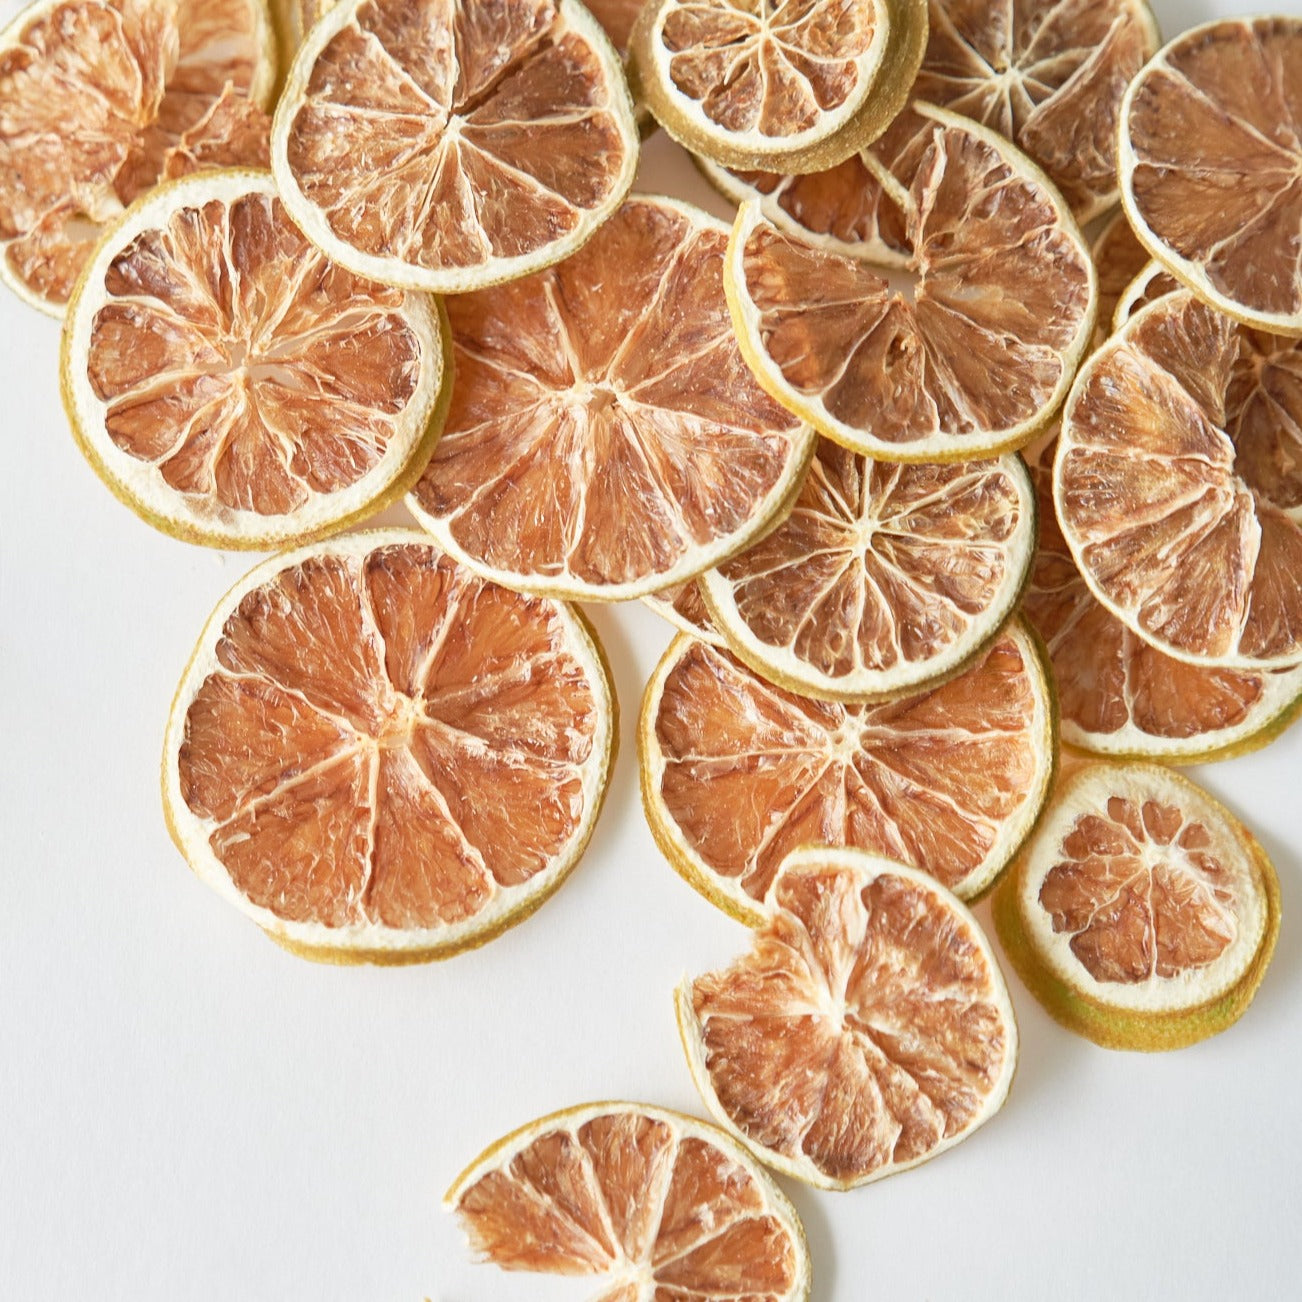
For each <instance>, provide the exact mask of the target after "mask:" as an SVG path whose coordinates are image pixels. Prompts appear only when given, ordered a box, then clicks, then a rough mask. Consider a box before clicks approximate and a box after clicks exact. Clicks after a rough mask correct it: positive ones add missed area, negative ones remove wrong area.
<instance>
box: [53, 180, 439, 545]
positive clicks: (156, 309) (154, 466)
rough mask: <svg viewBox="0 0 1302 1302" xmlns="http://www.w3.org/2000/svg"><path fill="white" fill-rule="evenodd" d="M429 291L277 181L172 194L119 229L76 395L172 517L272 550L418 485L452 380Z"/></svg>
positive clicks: (156, 515) (68, 392) (165, 192)
mask: <svg viewBox="0 0 1302 1302" xmlns="http://www.w3.org/2000/svg"><path fill="white" fill-rule="evenodd" d="M445 335H446V329H445V326H444V323H443V321H442V318H441V316H440V314H439V311H438V309H437V307H436V306H435V305H434V303H433V301H432V300H431V299H429V298H427V297H426V296H425V295H423V294H412V293H408V292H405V291H403V290H400V289H393V288H390V287H388V286H385V285H380V284H377V283H375V282H374V281H366V280H362V279H360V278H359V277H357V276H355V275H353V273H352V272H350V271H345V270H344V269H343V268H342V267H339V266H336V265H335V264H333V263H331V262H330V260H329V259H328V258H327V257H326V256H325V255H324V254H323V253H320V252H319V251H318V250H317V249H315V248H313V247H312V245H310V244H309V243H308V242H307V241H306V240H305V239H304V238H303V236H302V234H301V233H300V232H299V230H298V228H297V227H296V226H295V225H294V223H293V222H292V221H290V220H289V217H288V215H287V214H286V212H285V209H284V207H283V206H282V205H281V202H280V200H279V199H278V198H277V197H276V190H275V184H274V182H273V180H272V176H271V173H270V172H254V171H247V172H246V171H221V172H207V173H205V174H203V175H200V176H195V177H191V178H188V179H186V180H182V181H177V182H174V183H173V184H171V185H165V186H162V187H160V188H158V189H156V190H154V191H152V192H150V193H149V194H148V195H146V196H144V197H143V198H141V199H140V200H138V201H137V202H136V203H135V204H134V205H132V207H131V208H130V209H129V210H128V212H127V213H126V215H125V216H124V217H123V218H122V219H121V221H119V222H118V224H117V225H116V226H114V227H113V228H112V230H111V231H110V232H109V233H108V234H107V235H106V236H105V238H104V240H103V241H102V242H101V243H100V245H99V247H98V248H97V249H96V250H95V254H94V257H93V258H92V259H91V261H90V263H89V264H88V267H87V270H86V274H85V275H84V276H83V278H82V279H81V281H80V282H79V283H78V286H77V289H76V292H75V293H74V295H73V299H72V302H71V304H70V305H69V309H68V317H67V321H66V323H65V326H64V334H63V354H62V385H63V397H64V405H65V407H66V408H67V411H68V416H69V419H70V420H71V421H72V427H73V432H74V433H75V434H76V437H77V441H78V443H79V444H80V446H81V449H82V451H83V452H84V453H85V454H86V457H87V458H88V460H89V461H90V463H91V465H92V466H93V467H94V468H95V470H96V472H97V473H98V474H99V476H100V477H101V478H102V479H103V480H104V482H105V483H106V484H107V485H108V486H109V487H110V488H111V489H112V490H113V492H114V493H115V494H117V496H118V497H120V498H121V499H122V500H123V501H124V502H126V504H127V505H128V506H130V507H131V508H132V510H134V511H135V512H136V513H137V514H138V515H140V516H141V517H143V518H144V519H145V520H147V521H148V522H149V523H150V524H152V525H154V526H155V527H156V528H159V529H162V530H164V531H165V532H167V533H170V534H172V535H173V536H175V537H180V538H184V539H186V540H188V541H190V542H199V543H206V544H208V545H209V546H214V547H245V548H257V549H260V550H266V549H268V548H271V547H274V546H278V545H282V544H284V543H287V542H303V541H307V540H308V539H310V538H314V537H319V536H321V535H323V534H326V533H330V532H333V531H336V530H338V529H340V528H342V527H343V526H344V525H346V524H349V523H351V522H352V521H355V520H357V519H360V518H361V517H363V516H365V515H367V514H369V513H371V512H372V511H374V510H376V509H378V508H379V507H380V506H381V505H383V504H384V503H385V502H386V501H388V500H391V499H392V498H394V497H397V496H398V495H400V494H401V493H402V492H404V491H405V490H406V489H407V488H409V487H410V486H411V484H412V483H413V482H414V480H415V478H416V477H417V476H418V475H419V474H420V472H421V470H422V469H424V465H425V462H426V461H427V460H428V459H429V453H430V450H431V449H432V448H433V446H434V442H435V440H436V439H437V438H438V434H439V428H440V426H441V424H442V419H443V414H444V411H445V410H446V407H447V399H448V394H449V390H450V375H449V371H450V367H449V366H448V365H447V364H446V363H445V351H446V347H447V344H446V338H445Z"/></svg>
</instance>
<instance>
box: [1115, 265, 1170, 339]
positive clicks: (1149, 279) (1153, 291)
mask: <svg viewBox="0 0 1302 1302" xmlns="http://www.w3.org/2000/svg"><path fill="white" fill-rule="evenodd" d="M1183 288H1184V286H1183V285H1181V284H1180V282H1179V281H1178V280H1176V278H1175V277H1174V276H1173V275H1172V274H1171V273H1170V272H1169V271H1167V270H1166V268H1165V267H1163V266H1162V264H1161V263H1160V262H1157V261H1151V262H1148V263H1146V264H1145V265H1144V267H1143V269H1142V270H1141V271H1140V272H1139V273H1138V275H1136V276H1135V278H1134V280H1132V281H1131V282H1130V284H1128V285H1127V286H1126V288H1125V290H1124V291H1123V292H1122V294H1121V297H1120V298H1118V299H1117V306H1116V309H1115V311H1114V312H1113V314H1112V329H1113V332H1114V333H1115V332H1116V331H1117V330H1120V329H1121V327H1122V326H1123V325H1125V324H1126V322H1127V321H1129V320H1130V318H1131V317H1132V316H1134V315H1135V313H1136V312H1138V311H1139V310H1140V309H1141V308H1145V307H1147V306H1148V305H1149V304H1150V303H1156V302H1157V300H1158V299H1159V298H1162V297H1164V296H1165V295H1167V294H1173V293H1175V291H1176V290H1177V289H1183Z"/></svg>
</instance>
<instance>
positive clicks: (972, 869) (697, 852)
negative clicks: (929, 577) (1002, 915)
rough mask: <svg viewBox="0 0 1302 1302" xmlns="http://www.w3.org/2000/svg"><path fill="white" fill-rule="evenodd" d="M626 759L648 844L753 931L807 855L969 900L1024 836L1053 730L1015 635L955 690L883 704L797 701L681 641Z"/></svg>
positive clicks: (957, 681)
mask: <svg viewBox="0 0 1302 1302" xmlns="http://www.w3.org/2000/svg"><path fill="white" fill-rule="evenodd" d="M638 751H639V754H638V759H639V763H640V768H641V781H642V803H643V806H644V808H645V810H646V815H647V821H648V822H649V823H650V825H651V831H652V834H653V835H654V836H655V839H656V844H657V845H659V847H660V849H661V850H662V851H663V852H664V854H665V856H666V858H668V860H669V861H670V863H671V864H673V866H674V868H675V869H677V871H678V872H679V873H681V874H682V876H683V877H685V878H686V879H687V881H688V882H690V883H691V884H692V885H693V886H695V887H696V889H697V890H699V891H700V892H701V893H702V894H703V895H705V896H706V897H707V898H708V899H709V900H711V901H712V902H713V903H715V904H717V905H718V906H719V907H720V908H723V909H726V910H727V911H728V912H729V913H731V914H733V915H734V916H735V917H737V918H740V919H741V920H742V921H743V922H746V923H750V924H752V925H754V924H756V923H758V922H760V921H762V919H763V917H764V898H765V892H766V891H767V890H768V887H769V883H770V882H772V880H773V877H774V874H775V873H776V872H777V870H778V865H779V864H780V863H781V862H782V860H783V859H784V858H785V857H786V855H787V854H788V853H790V852H791V851H792V850H794V849H796V848H798V847H799V846H802V845H806V844H809V843H813V842H816V843H818V844H822V845H834V846H835V845H846V846H851V847H853V848H856V849H861V850H871V851H872V852H874V853H876V854H885V855H889V856H890V857H891V858H893V859H900V860H902V861H904V862H906V863H910V864H913V865H914V866H915V867H917V868H921V869H923V870H925V871H926V872H928V873H930V874H931V875H932V876H933V877H935V878H936V879H937V880H939V881H941V882H943V883H944V884H945V885H946V886H948V887H950V888H951V889H952V890H954V891H956V892H957V893H958V894H959V895H961V896H963V898H965V899H972V898H974V897H975V896H977V895H980V894H981V893H982V892H983V891H984V890H986V889H987V888H988V887H989V885H990V883H991V882H993V881H994V879H995V877H996V876H997V875H998V873H999V872H1000V870H1001V869H1002V868H1003V867H1004V865H1005V864H1006V863H1007V862H1008V861H1009V859H1010V858H1011V857H1012V855H1013V854H1014V853H1015V852H1016V850H1017V848H1018V847H1019V846H1020V845H1021V843H1022V841H1023V839H1024V838H1025V837H1026V834H1027V833H1028V832H1029V831H1030V829H1031V827H1032V826H1033V825H1034V824H1035V820H1036V818H1037V817H1038V815H1039V812H1040V807H1041V806H1042V805H1043V803H1044V800H1045V797H1046V795H1047V794H1048V789H1049V784H1050V782H1051V780H1052V776H1053V768H1054V759H1055V753H1056V729H1055V723H1054V711H1053V703H1052V700H1051V697H1050V688H1049V682H1048V677H1047V671H1046V669H1045V667H1044V665H1043V663H1042V662H1041V659H1040V654H1039V651H1038V650H1037V648H1036V645H1035V642H1034V640H1033V638H1032V637H1031V635H1029V634H1028V633H1027V632H1026V631H1025V629H1024V628H1023V627H1022V626H1021V625H1020V624H1018V623H1016V622H1014V623H1013V624H1011V625H1010V626H1009V628H1008V630H1007V631H1006V632H1005V633H1004V634H1003V635H1002V636H1001V637H1000V638H999V639H998V640H997V641H996V642H995V643H994V645H993V646H992V647H991V648H990V650H989V651H987V652H986V653H985V654H984V655H983V656H982V657H981V658H980V659H979V660H978V661H977V662H976V663H975V664H974V665H973V666H972V667H971V668H969V669H967V670H966V671H965V672H964V673H962V674H960V675H959V676H958V677H956V678H952V679H950V680H949V682H947V683H945V684H943V685H942V686H940V687H937V688H935V689H933V690H931V691H929V692H924V693H920V694H918V695H916V696H909V697H904V698H903V699H901V700H898V701H893V702H889V703H886V704H880V705H841V704H835V703H832V702H826V701H815V700H811V699H809V698H807V697H803V696H798V695H796V694H795V693H794V692H788V691H786V690H784V689H783V688H780V687H776V686H774V685H773V684H771V683H769V682H767V681H766V680H765V679H763V678H760V677H758V676H757V675H756V674H754V673H752V672H751V671H750V670H749V669H747V668H746V666H745V665H743V664H742V663H741V662H740V661H738V660H736V659H735V658H734V657H733V656H732V655H730V654H729V653H728V652H726V651H720V650H719V649H717V648H715V647H711V646H707V645H706V644H705V643H703V642H698V641H696V640H694V639H692V638H690V637H686V636H684V637H679V638H678V639H676V640H675V641H674V643H673V644H672V645H671V646H670V648H669V650H668V651H667V652H666V654H665V656H664V658H663V660H661V662H660V665H659V667H658V668H657V669H656V672H655V674H654V676H653V677H652V679H651V681H650V683H648V684H647V689H646V695H645V697H644V698H643V702H642V715H641V719H640V722H639V726H638Z"/></svg>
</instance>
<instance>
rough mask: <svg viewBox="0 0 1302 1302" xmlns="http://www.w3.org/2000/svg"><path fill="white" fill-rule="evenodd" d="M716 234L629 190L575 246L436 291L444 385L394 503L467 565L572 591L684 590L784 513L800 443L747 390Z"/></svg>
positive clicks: (795, 431) (795, 479)
mask: <svg viewBox="0 0 1302 1302" xmlns="http://www.w3.org/2000/svg"><path fill="white" fill-rule="evenodd" d="M727 242H728V232H727V228H726V227H725V226H724V225H723V224H722V223H721V222H719V221H716V220H715V219H714V218H713V217H709V216H707V215H706V214H705V213H703V212H701V211H700V210H699V209H697V208H693V207H691V206H690V205H688V204H684V203H679V202H677V201H676V200H672V199H663V198H654V199H653V198H645V197H640V196H639V197H634V198H632V199H630V200H628V201H627V202H626V203H625V204H624V205H623V206H622V207H621V208H620V209H619V211H618V212H617V213H616V214H615V216H614V217H612V218H611V220H610V221H609V222H607V223H606V225H605V226H603V227H602V228H601V230H600V231H599V232H598V233H597V235H596V237H595V238H594V239H593V240H591V241H590V242H589V243H588V244H587V245H586V246H585V247H584V248H582V249H581V250H580V251H579V252H578V253H577V254H575V255H574V256H573V257H571V258H568V259H567V260H566V261H565V262H563V263H561V264H560V265H559V266H557V267H553V268H550V269H549V270H547V271H545V272H540V273H538V274H537V275H534V276H531V277H529V278H528V279H526V280H521V281H517V282H515V283H513V284H510V285H504V286H500V287H498V288H494V289H490V290H484V291H482V292H480V293H477V294H464V295H459V296H458V297H456V298H454V299H452V300H450V301H449V303H448V315H449V317H450V318H451V321H452V342H453V350H454V354H455V357H456V371H457V380H456V385H455V388H454V390H453V395H452V407H451V410H450V412H449V414H448V420H447V427H446V431H445V433H444V436H443V439H442V441H441V442H440V443H439V446H438V448H437V450H436V452H435V455H434V457H433V459H432V460H431V461H430V463H429V469H428V470H427V471H426V472H425V476H424V478H423V479H422V480H421V481H420V483H419V485H417V487H416V489H415V491H414V492H413V493H412V495H411V497H410V499H409V500H410V503H411V507H412V510H413V511H414V512H415V513H416V516H417V518H418V519H419V520H420V521H421V522H422V523H423V524H424V525H425V526H426V527H427V528H428V529H430V530H431V531H432V532H433V533H434V535H435V536H436V537H437V538H438V539H439V541H440V543H441V544H442V545H443V546H444V547H445V548H446V549H447V550H448V551H450V552H452V553H453V554H454V555H456V556H458V557H459V558H461V559H462V560H464V561H465V563H466V564H467V565H469V566H470V567H471V568H472V569H475V570H478V571H479V572H481V573H483V574H485V575H487V576H488V577H490V578H493V579H496V580H497V581H498V582H500V583H504V584H506V585H507V586H509V587H517V588H520V589H521V590H523V591H531V592H547V593H552V594H556V595H562V596H569V597H581V598H583V599H585V600H602V601H618V600H624V599H627V598H630V597H642V596H646V595H647V594H648V593H652V592H657V591H659V590H660V589H662V588H665V587H668V586H670V585H672V584H675V583H681V582H683V581H684V580H686V579H688V578H691V577H692V576H693V575H696V574H699V573H700V572H701V571H702V570H704V569H707V568H708V567H709V566H711V565H713V564H715V562H716V561H719V560H721V559H722V558H723V557H724V556H727V555H730V554H731V553H732V552H735V551H736V550H738V548H740V547H742V546H744V545H745V544H746V543H747V542H749V541H750V540H751V539H752V538H754V537H756V536H757V535H758V534H759V533H760V532H761V531H762V530H763V529H764V528H765V527H767V526H768V524H769V523H770V522H771V521H772V520H773V519H774V518H776V516H777V515H778V513H779V512H780V511H781V510H782V509H783V508H784V507H786V506H789V505H790V503H791V501H792V499H793V498H794V496H795V494H796V492H797V490H798V489H799V486H800V480H801V476H802V475H803V473H804V470H805V466H806V464H807V462H808V459H809V456H810V455H811V452H812V448H813V436H812V435H811V433H810V432H809V430H808V429H807V428H806V427H805V426H804V425H802V424H801V423H800V422H799V421H798V420H797V419H796V417H794V416H792V415H790V414H789V413H788V412H786V411H785V410H783V408H782V407H780V406H779V405H778V404H777V403H776V402H774V401H773V400H772V399H771V398H770V397H769V396H768V395H767V394H766V393H764V391H763V390H762V389H761V388H760V386H759V385H758V384H756V382H755V379H754V377H753V376H752V375H751V373H750V371H749V370H748V369H747V367H746V363H745V362H744V361H743V360H742V357H741V353H740V352H739V351H738V348H737V341H736V338H735V337H734V335H733V332H732V325H731V322H730V321H729V317H728V307H727V304H726V302H725V300H724V296H723V277H722V267H723V257H724V252H725V250H726V247H727Z"/></svg>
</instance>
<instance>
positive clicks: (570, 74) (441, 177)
mask: <svg viewBox="0 0 1302 1302" xmlns="http://www.w3.org/2000/svg"><path fill="white" fill-rule="evenodd" d="M271 154H272V166H273V168H274V169H275V172H276V181H277V183H278V185H279V186H280V191H281V197H282V198H283V199H284V201H285V205H286V207H287V208H288V209H289V211H290V213H291V214H292V216H293V218H294V220H295V221H296V222H298V224H299V225H300V226H301V227H302V228H303V231H304V233H305V234H306V235H307V236H308V238H309V239H310V240H312V241H313V243H315V244H317V245H319V246H320V247H321V248H322V249H324V250H325V251H326V252H327V253H328V254H329V255H330V257H332V258H333V259H334V260H335V261H337V262H339V263H340V264H341V265H343V266H345V267H349V268H351V269H352V270H353V271H355V272H357V273H358V274H359V275H364V276H371V277H373V278H374V279H376V280H381V281H385V282H387V283H390V284H394V285H400V286H404V287H407V288H412V289H424V290H429V291H432V292H435V293H448V294H454V293H461V292H464V291H466V290H471V289H479V288H482V287H483V286H485V285H492V284H497V283H499V282H500V281H504V280H510V279H513V278H514V277H517V276H523V275H526V274H528V273H529V272H531V271H537V270H538V269H539V268H540V267H546V266H549V265H550V264H551V263H553V262H556V261H558V260H559V259H561V258H563V257H565V256H566V255H567V254H569V253H572V252H573V251H574V250H575V249H577V248H578V247H579V245H581V244H582V243H583V242H584V241H585V240H586V239H587V238H588V237H589V236H590V235H591V234H592V233H593V231H595V230H596V229H597V227H598V226H600V225H601V223H602V222H603V221H605V220H606V218H607V217H609V216H610V214H611V213H612V212H613V211H614V210H615V208H616V207H618V205H619V202H620V200H621V199H623V197H624V195H625V194H626V193H627V191H628V188H629V186H630V185H631V184H632V181H633V172H634V170H635V169H636V167H637V156H638V131H637V125H636V123H635V121H634V118H633V102H632V100H631V98H630V97H629V92H628V85H627V83H626V82H625V80H624V70H623V65H622V64H621V62H620V59H619V56H618V55H617V54H616V53H615V50H614V48H613V47H612V46H611V44H610V39H609V37H607V36H606V34H605V33H604V32H603V31H602V30H601V27H600V26H599V24H598V23H597V20H596V19H595V18H593V16H592V15H591V14H590V13H589V12H588V11H587V9H585V8H584V7H583V5H582V4H580V3H578V0H474V2H473V3H472V2H471V0H449V2H447V3H440V2H439V0H340V3H338V4H336V5H335V6H334V7H333V8H332V9H330V11H329V12H328V13H327V14H326V15H325V17H324V18H322V19H321V21H320V22H318V23H317V24H316V26H315V27H313V28H312V30H311V31H310V32H309V33H308V35H307V37H306V38H305V39H304V41H303V45H302V46H301V48H300V49H299V52H298V54H297V56H296V57H295V59H294V63H293V66H292V67H291V68H290V70H289V75H288V77H287V78H286V82H285V90H284V92H283V94H282V95H281V97H280V102H279V104H278V105H277V106H276V116H275V121H274V123H273V127H272V140H271Z"/></svg>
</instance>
